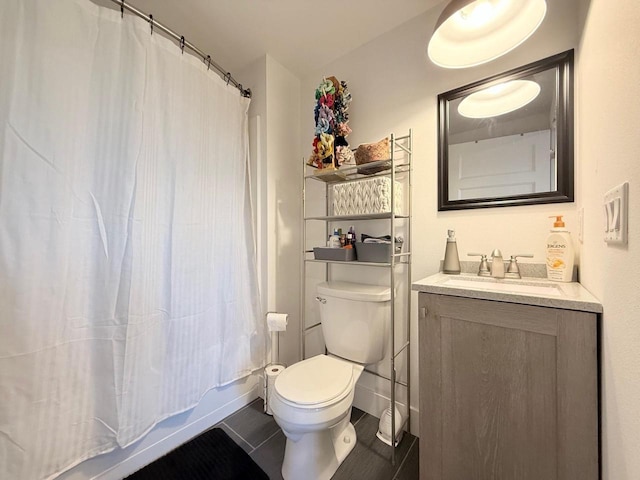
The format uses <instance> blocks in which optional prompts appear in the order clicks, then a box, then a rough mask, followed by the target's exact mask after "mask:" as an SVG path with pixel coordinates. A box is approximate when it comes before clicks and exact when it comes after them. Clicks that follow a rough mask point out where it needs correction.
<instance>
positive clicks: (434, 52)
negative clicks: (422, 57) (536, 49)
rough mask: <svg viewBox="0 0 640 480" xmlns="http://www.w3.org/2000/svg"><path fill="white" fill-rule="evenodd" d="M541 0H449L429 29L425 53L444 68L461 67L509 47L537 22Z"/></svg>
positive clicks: (541, 12) (528, 33)
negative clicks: (430, 35) (432, 27)
mask: <svg viewBox="0 0 640 480" xmlns="http://www.w3.org/2000/svg"><path fill="white" fill-rule="evenodd" d="M546 13H547V3H546V1H545V0H476V1H471V0H451V1H450V2H449V3H448V4H447V6H446V7H445V9H444V11H443V12H442V15H441V16H440V18H438V21H437V22H436V28H435V31H434V32H433V35H432V37H431V40H429V45H428V47H427V53H428V55H429V58H430V59H431V61H432V62H433V63H435V64H436V65H438V66H440V67H445V68H465V67H473V66H475V65H480V64H482V63H485V62H488V61H491V60H493V59H495V58H498V57H499V56H501V55H504V54H505V53H507V52H509V51H511V50H513V49H514V48H516V47H517V46H518V45H520V44H521V43H522V42H524V41H525V40H526V39H527V38H529V37H530V36H531V35H532V34H533V32H535V31H536V29H537V28H538V27H539V26H540V24H541V23H542V20H543V19H544V17H545V15H546Z"/></svg>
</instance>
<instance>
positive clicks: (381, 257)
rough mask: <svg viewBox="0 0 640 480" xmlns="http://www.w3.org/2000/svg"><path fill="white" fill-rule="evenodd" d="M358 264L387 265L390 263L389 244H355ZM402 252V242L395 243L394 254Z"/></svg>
mask: <svg viewBox="0 0 640 480" xmlns="http://www.w3.org/2000/svg"><path fill="white" fill-rule="evenodd" d="M355 246H356V254H357V256H358V261H359V262H372V263H389V262H390V261H391V244H390V243H363V242H358V243H356V244H355ZM401 252H402V242H397V241H396V252H395V253H401Z"/></svg>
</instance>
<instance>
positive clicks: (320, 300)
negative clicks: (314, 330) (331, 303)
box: [316, 297, 327, 305]
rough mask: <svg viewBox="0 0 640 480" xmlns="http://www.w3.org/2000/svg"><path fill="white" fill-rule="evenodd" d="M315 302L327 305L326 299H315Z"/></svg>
mask: <svg viewBox="0 0 640 480" xmlns="http://www.w3.org/2000/svg"><path fill="white" fill-rule="evenodd" d="M316 300H317V301H318V302H320V303H322V304H323V305H324V304H325V303H327V299H326V298H322V297H316Z"/></svg>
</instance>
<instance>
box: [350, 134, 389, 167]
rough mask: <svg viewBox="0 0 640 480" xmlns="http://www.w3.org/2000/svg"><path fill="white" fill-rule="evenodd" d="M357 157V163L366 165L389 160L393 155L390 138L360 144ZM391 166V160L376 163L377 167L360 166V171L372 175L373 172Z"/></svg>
mask: <svg viewBox="0 0 640 480" xmlns="http://www.w3.org/2000/svg"><path fill="white" fill-rule="evenodd" d="M355 157H356V165H366V164H367V163H372V162H379V161H381V160H388V159H389V158H390V157H391V154H390V149H389V139H388V138H383V139H382V140H380V141H379V142H376V143H364V144H362V145H360V146H359V147H358V148H357V149H356V153H355ZM390 168H391V162H386V163H384V164H382V165H376V166H375V167H367V168H365V167H362V168H358V173H361V174H363V175H371V174H373V173H378V172H382V171H383V170H389V169H390Z"/></svg>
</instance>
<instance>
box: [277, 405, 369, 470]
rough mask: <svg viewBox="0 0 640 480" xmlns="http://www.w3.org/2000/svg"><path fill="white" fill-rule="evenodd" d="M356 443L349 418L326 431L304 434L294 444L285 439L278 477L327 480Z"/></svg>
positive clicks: (290, 439)
mask: <svg viewBox="0 0 640 480" xmlns="http://www.w3.org/2000/svg"><path fill="white" fill-rule="evenodd" d="M349 410H351V409H349ZM285 434H286V432H285ZM356 440H357V437H356V430H355V428H354V427H353V425H352V424H351V423H350V422H349V415H347V416H345V418H344V419H343V420H342V421H340V422H339V423H338V424H337V425H335V426H334V427H331V428H329V429H323V430H319V431H316V432H309V433H305V434H304V435H302V436H300V437H299V438H298V439H297V440H294V439H292V438H289V437H287V443H286V446H285V451H284V461H283V462H282V477H283V478H284V479H285V480H329V479H330V478H331V477H332V476H333V474H334V473H336V470H338V467H339V466H340V464H341V463H342V462H343V460H344V459H345V458H347V455H349V453H351V450H353V448H354V447H355V446H356Z"/></svg>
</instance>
